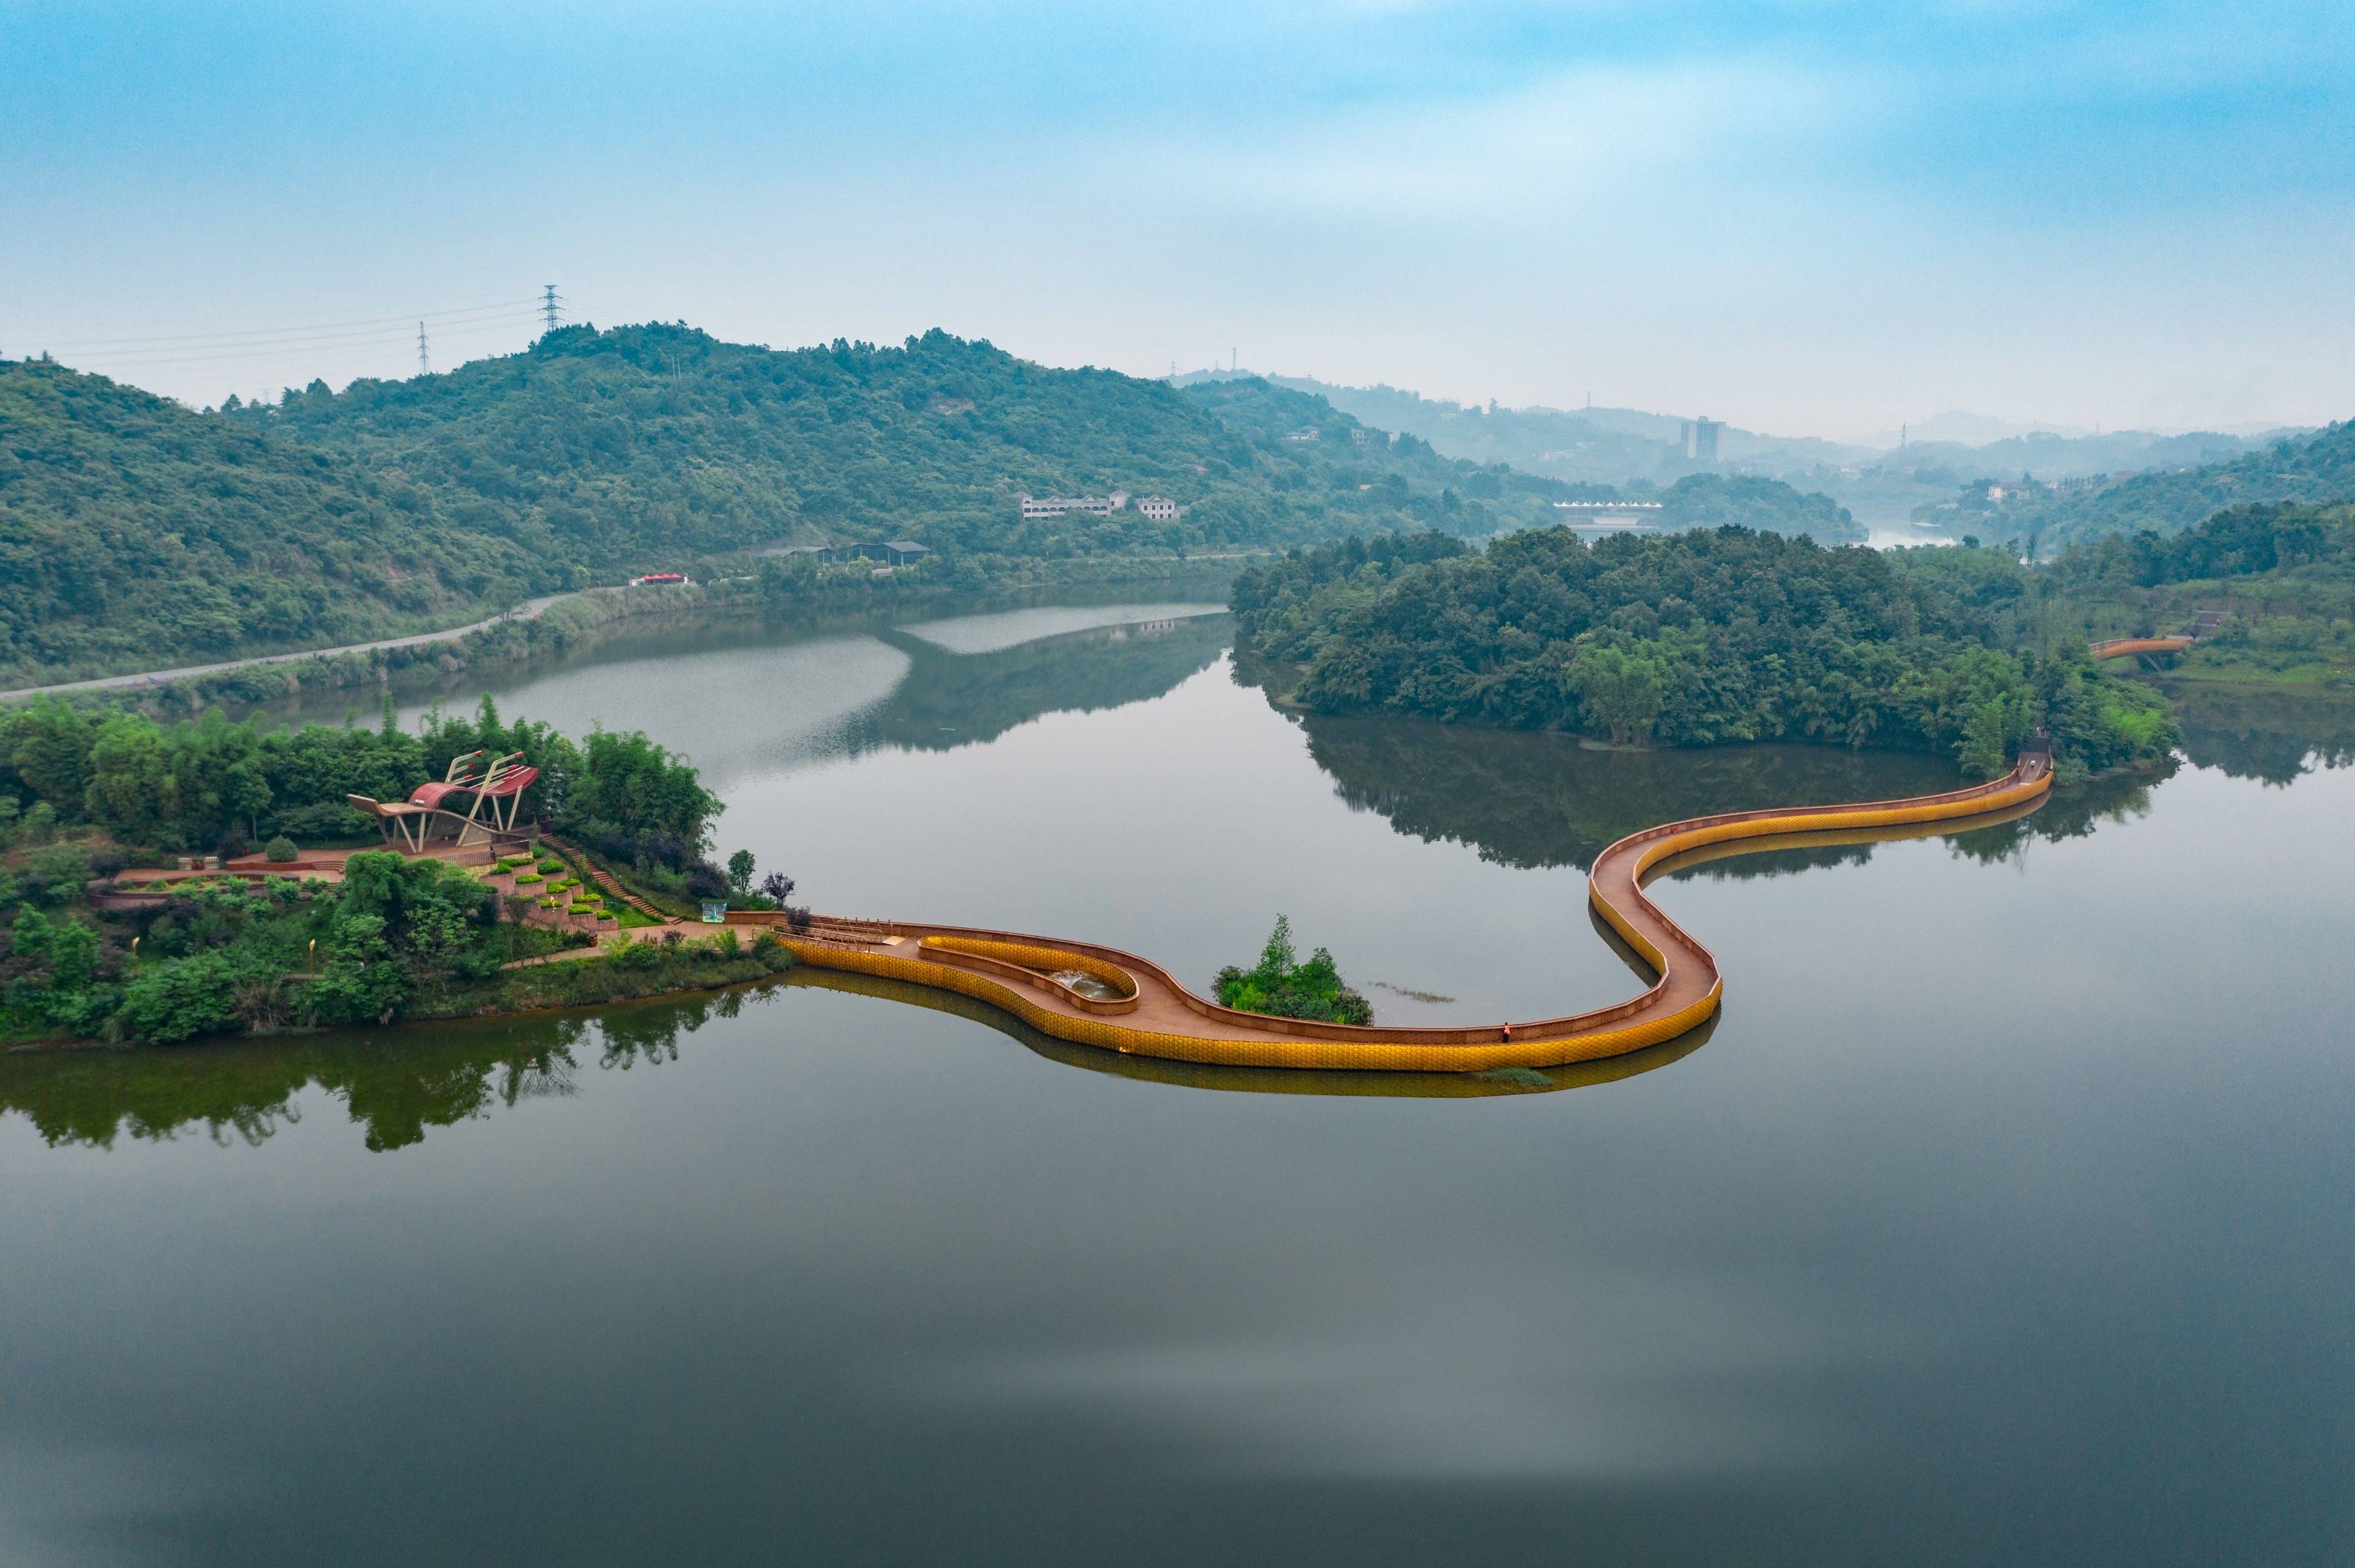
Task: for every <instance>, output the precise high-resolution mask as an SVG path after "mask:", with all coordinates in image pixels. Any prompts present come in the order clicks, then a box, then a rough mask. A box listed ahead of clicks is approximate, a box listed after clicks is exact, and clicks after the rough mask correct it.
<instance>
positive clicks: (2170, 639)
mask: <svg viewBox="0 0 2355 1568" xmlns="http://www.w3.org/2000/svg"><path fill="white" fill-rule="evenodd" d="M2224 616H2225V612H2224V611H2222V610H2202V611H2200V613H2197V614H2195V615H2193V616H2192V617H2191V624H2190V627H2189V628H2187V629H2185V630H2183V631H2180V632H2177V633H2173V634H2171V635H2167V636H2156V637H2112V638H2110V639H2109V640H2108V641H2106V642H2100V643H2094V644H2092V645H2089V646H2088V647H2087V649H2086V652H2088V653H2090V654H2092V655H2093V656H2094V657H2095V658H2097V659H2123V658H2132V657H2133V656H2136V655H2137V654H2179V653H2181V652H2182V651H2183V650H2184V649H2186V648H2188V647H2190V645H2192V644H2194V643H2196V642H2199V641H2200V639H2201V638H2203V637H2212V636H2214V635H2216V632H2217V629H2218V628H2219V627H2221V626H2222V625H2223V624H2224Z"/></svg>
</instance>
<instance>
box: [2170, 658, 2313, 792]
mask: <svg viewBox="0 0 2355 1568" xmlns="http://www.w3.org/2000/svg"><path fill="white" fill-rule="evenodd" d="M2169 695H2170V696H2171V697H2173V698H2174V699H2175V711H2176V718H2177V720H2179V722H2180V723H2181V724H2182V726H2183V751H2184V754H2185V755H2186V756H2188V757H2190V759H2191V760H2192V761H2193V762H2194V763H2198V764H2199V765H2200V766H2201V767H2203V768H2218V769H2221V770H2222V771H2223V772H2224V773H2228V774H2230V775H2231V776H2232V777H2233V778H2236V779H2259V780H2262V781H2264V783H2266V784H2288V783H2290V782H2291V781H2292V780H2294V779H2296V778H2297V777H2298V776H2299V775H2300V774H2302V773H2307V772H2310V771H2311V770H2313V769H2315V768H2318V767H2320V768H2343V767H2347V766H2349V765H2350V763H2355V699H2350V698H2349V697H2346V696H2343V695H2334V696H2329V697H2312V696H2306V695H2301V694H2297V693H2292V692H2277V691H2245V690H2243V691H2223V690H2218V689H2217V688H2213V687H2203V686H2199V685H2195V684H2192V683H2190V682H2186V683H2184V684H2183V685H2180V686H2178V687H2176V688H2174V689H2173V690H2172V691H2171V692H2169Z"/></svg>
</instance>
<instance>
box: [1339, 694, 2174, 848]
mask: <svg viewBox="0 0 2355 1568" xmlns="http://www.w3.org/2000/svg"><path fill="white" fill-rule="evenodd" d="M1304 722H1305V728H1306V730H1307V733H1308V750H1309V754H1310V755H1311V756H1313V757H1314V758H1316V762H1317V764H1318V765H1319V766H1321V767H1322V768H1324V770H1325V771H1326V772H1327V773H1329V774H1331V775H1332V777H1333V780H1334V788H1335V792H1336V793H1337V794H1338V795H1340V797H1341V798H1342V799H1343V800H1344V801H1346V802H1348V804H1349V805H1351V806H1353V807H1356V808H1357V809H1359V810H1361V811H1373V812H1378V813H1380V815H1381V816H1384V817H1385V818H1387V819H1388V820H1389V821H1390V823H1391V826H1392V827H1395V828H1396V829H1397V830H1398V831H1400V832H1401V833H1406V834H1412V836H1414V837H1418V838H1422V839H1423V840H1425V841H1426V842H1431V843H1460V844H1467V845H1470V846H1472V847H1473V848H1476V849H1477V850H1478V851H1479V853H1480V856H1481V858H1482V859H1487V860H1493V861H1497V862H1498V863H1500V864H1503V865H1508V866H1518V867H1525V868H1536V867H1549V866H1580V867H1582V866H1587V865H1590V864H1592V863H1593V859H1594V857H1595V856H1596V855H1598V854H1600V853H1601V852H1602V851H1603V849H1604V848H1605V847H1607V846H1608V845H1610V844H1612V843H1613V842H1614V841H1615V840H1617V839H1619V838H1622V837H1625V836H1626V835H1627V834H1630V833H1634V832H1636V831H1637V830H1639V829H1641V828H1645V827H1652V826H1654V825H1656V824H1658V823H1662V822H1673V821H1676V820H1678V819H1679V818H1682V817H1688V816H1707V815H1709V814H1710V813H1712V812H1721V811H1753V810H1758V809H1761V808H1764V807H1766V806H1774V805H1817V804H1824V803H1828V802H1832V801H1844V800H1884V799H1891V798H1896V797H1899V796H1903V795H1921V794H1925V793H1928V792H1931V791H1934V790H1942V789H1953V788H1955V787H1956V786H1957V785H1958V784H1959V783H1960V781H1959V780H1958V779H1957V778H1956V777H1955V772H1954V770H1953V769H1952V768H1951V767H1948V766H1946V765H1945V763H1941V762H1939V761H1938V760H1937V759H1935V758H1933V757H1922V756H1909V755H1903V754H1897V753H1891V752H1847V751H1839V750H1835V749H1833V748H1829V747H1820V746H1742V747H1720V748H1715V749H1711V750H1706V751H1690V752H1596V751H1588V750H1584V749H1582V748H1581V747H1580V746H1579V744H1578V743H1577V741H1574V740H1572V739H1571V738H1570V737H1568V736H1564V735H1555V734H1536V733H1530V732H1528V731H1502V730H1483V729H1475V728H1470V727H1463V726H1453V725H1441V724H1434V723H1431V722H1428V721H1426V720H1392V719H1356V718H1351V719H1336V718H1324V717H1315V718H1310V719H1307V720H1305V721H1304ZM2144 788H2145V786H2144V785H2142V784H2137V783H2135V782H2132V781H2126V782H2114V783H2105V784H2097V785H2094V786H2090V787H2088V788H2084V789H2079V790H2072V791H2070V792H2068V793H2067V794H2066V795H2063V796H2062V797H2061V798H2059V799H2056V800H2055V801H2053V802H2052V803H2051V804H2050V805H2046V806H2045V807H2044V809H2043V810H2041V811H2040V812H2039V813H2037V814H2036V815H2035V816H2029V817H2024V818H2022V819H2020V820H2019V821H2018V822H2012V823H2006V824H2004V825H2002V826H2000V827H1987V828H1982V829H1978V830H1977V831H1974V832H1971V833H1967V834H1963V835H1960V836H1958V837H1956V838H1955V845H1956V847H1957V848H1958V850H1959V851H1960V852H1962V853H1966V854H1970V855H1973V856H1977V857H1981V858H1998V857H2000V856H2002V855H2005V854H2009V853H2011V852H2012V851H2013V850H2014V849H2015V848H2017V847H2018V846H2019V845H2021V844H2023V843H2025V842H2027V841H2028V839H2030V837H2042V838H2055V837H2066V836H2070V835H2072V834H2075V833H2083V832H2090V831H2091V830H2092V826H2093V824H2094V823H2095V822H2097V821H2101V820H2107V819H2112V818H2115V817H2117V816H2120V815H2122V814H2124V813H2127V812H2135V813H2138V812H2139V810H2140V809H2141V805H2142V796H2143V794H2144ZM1871 854H1872V846H1871V845H1870V844H1853V845H1837V846H1826V847H1821V848H1790V849H1780V850H1775V851H1773V852H1771V853H1767V854H1763V855H1756V856H1752V857H1749V858H1747V859H1726V860H1718V861H1711V862H1709V863H1707V864H1704V865H1700V866H1698V867H1695V868H1693V869H1690V870H1688V871H1686V872H1684V873H1682V874H1685V875H1700V876H1706V877H1761V876H1774V875H1778V874H1781V873H1783V872H1786V871H1792V870H1797V869H1802V868H1805V867H1809V866H1828V865H1838V864H1843V863H1857V862H1861V861H1864V860H1866V859H1870V857H1871Z"/></svg>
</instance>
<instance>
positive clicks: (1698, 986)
mask: <svg viewBox="0 0 2355 1568" xmlns="http://www.w3.org/2000/svg"><path fill="white" fill-rule="evenodd" d="M2051 785H2052V776H2051V759H2050V758H2049V757H2047V756H2046V755H2044V754H2042V753H2041V752H2031V753H2030V754H2028V755H2026V756H2023V757H2022V758H2021V759H2020V762H2019V766H2018V767H2016V768H2014V769H2013V770H2012V771H2011V772H2010V773H2008V774H2006V775H2005V776H2004V777H2002V778H2000V779H1997V780H1995V781H1994V782H1992V783H1989V784H1979V785H1977V786H1975V787H1972V788H1969V789H1960V790H1953V791H1949V792H1947V793H1945V794H1942V795H1915V796H1913V797H1912V798H1910V799H1905V800H1886V801H1870V802H1863V803H1859V804H1854V805H1805V806H1789V807H1779V808H1774V809H1769V810H1765V811H1743V812H1729V813H1725V814H1723V815H1721V816H1697V817H1692V818H1689V819H1688V820H1686V821H1682V822H1671V823H1668V824H1666V825H1664V826H1662V827H1649V828H1646V829H1645V830H1644V831H1643V832H1641V833H1635V834H1631V835H1629V836H1628V837H1625V838H1622V839H1620V840H1619V841H1618V842H1617V843H1615V844H1614V845H1612V846H1611V847H1610V848H1607V849H1605V850H1604V851H1603V853H1602V854H1601V855H1600V856H1598V857H1597V858H1596V859H1595V861H1594V865H1593V869H1591V871H1590V872H1589V873H1588V877H1587V898H1588V900H1589V901H1590V902H1591V903H1592V905H1593V909H1594V911H1595V913H1596V914H1597V915H1598V916H1599V917H1600V918H1601V919H1602V920H1603V921H1604V923H1607V924H1608V925H1609V926H1610V927H1611V928H1612V930H1614V932H1616V933H1618V935H1619V937H1620V938H1621V939H1622V940H1623V941H1625V943H1626V944H1627V946H1628V947H1629V948H1631V949H1632V950H1633V952H1634V954H1635V955H1636V958H1637V959H1638V960H1640V961H1641V963H1642V964H1643V965H1644V966H1645V967H1646V968H1647V969H1649V970H1650V971H1651V973H1652V974H1654V975H1655V976H1657V979H1656V980H1655V981H1654V982H1653V984H1652V986H1651V987H1650V988H1649V989H1648V990H1646V991H1645V992H1643V993H1642V994H1641V995H1640V996H1637V997H1634V998H1632V999H1630V1000H1628V1001H1625V1002H1621V1003H1619V1004H1618V1005H1616V1006H1615V1007H1609V1008H1599V1009H1597V1010H1595V1011H1593V1012H1585V1013H1577V1014H1572V1015H1571V1016H1569V1017H1566V1018H1553V1019H1537V1020H1535V1021H1533V1022H1529V1023H1516V1024H1491V1025H1487V1026H1475V1027H1470V1028H1463V1029H1415V1028H1401V1029H1392V1028H1383V1027H1380V1026H1379V1025H1376V1026H1369V1027H1363V1028H1359V1027H1352V1026H1350V1025H1347V1024H1327V1023H1311V1022H1307V1021H1305V1020H1302V1019H1279V1018H1270V1017H1267V1016H1265V1015H1263V1014H1259V1013H1246V1012H1239V1011H1237V1010H1235V1009H1234V1008H1223V1007H1220V1006H1219V1005H1218V1004H1217V1003H1215V1002H1211V1001H1208V1000H1206V999H1204V998H1203V997H1198V996H1196V995H1195V994H1194V993H1193V992H1191V991H1189V990H1188V989H1187V988H1186V987H1185V986H1183V985H1182V984H1180V983H1179V982H1178V980H1177V977H1176V976H1173V975H1171V974H1170V973H1169V972H1168V971H1167V970H1166V969H1164V968H1162V967H1161V966H1160V965H1157V964H1155V963H1153V962H1151V961H1150V960H1148V959H1145V958H1140V957H1137V956H1136V955H1134V954H1129V953H1123V952H1121V951H1120V950H1119V949H1117V948H1112V947H1103V946H1100V945H1098V944H1093V943H1084V942H1069V941H1063V940H1060V939H1058V938H1053V937H1045V936H1034V935H1031V934H1028V933H1023V932H1007V931H985V930H976V929H974V928H971V927H964V926H948V925H920V924H910V923H901V922H890V921H847V920H829V919H816V920H813V921H811V922H810V923H808V924H807V925H806V927H805V928H803V929H794V927H793V926H792V925H791V924H789V923H787V921H786V917H784V916H783V915H782V914H774V913H752V912H743V913H736V914H731V915H730V916H729V923H730V924H731V925H734V926H736V927H738V928H739V930H740V931H741V930H744V929H746V928H755V927H766V928H769V929H771V930H773V931H774V932H775V933H776V934H777V935H778V936H779V937H780V938H781V939H782V940H783V942H784V943H785V944H786V945H787V946H788V947H790V948H791V949H792V950H793V952H794V956H795V957H796V958H798V959H799V960H800V961H801V962H803V963H805V964H809V965H815V966H816V967H819V968H825V969H840V970H848V971H852V972H855V973H859V974H866V975H875V976H883V977H886V978H889V979H894V980H904V981H910V982H912V983H914V984H916V985H920V986H930V987H937V988H939V989H942V990H948V991H956V992H961V993H963V994H964V995H965V996H968V997H975V998H977V999H979V1000H982V1001H985V1002H988V1003H991V1004H993V1005H994V1006H996V1007H999V1008H1004V1009H1006V1010H1007V1012H1010V1013H1012V1014H1014V1015H1015V1016H1016V1017H1018V1018H1019V1019H1022V1020H1023V1022H1025V1023H1027V1024H1028V1025H1030V1027H1032V1028H1033V1029H1038V1030H1039V1032H1041V1033H1043V1034H1046V1035H1050V1036H1051V1037H1053V1038H1055V1039H1057V1040H1071V1041H1073V1042H1076V1043H1078V1044H1082V1045H1092V1046H1100V1047H1103V1048H1105V1049H1108V1050H1112V1051H1124V1052H1128V1053H1131V1054H1134V1055H1139V1056H1147V1057H1157V1058H1161V1059H1163V1060H1167V1061H1188V1062H1200V1063H1206V1064H1213V1065H1219V1066H1233V1067H1279V1068H1304V1069H1348V1070H1357V1071H1364V1072H1493V1071H1495V1070H1497V1069H1501V1068H1514V1067H1522V1068H1548V1067H1560V1066H1563V1065H1567V1064H1570V1063H1573V1062H1585V1061H1600V1060H1603V1059H1605V1058H1609V1057H1615V1056H1624V1055H1626V1054H1628V1053H1630V1052H1632V1051H1642V1050H1645V1049H1646V1048H1647V1047H1651V1046H1656V1045H1659V1044H1661V1043H1663V1042H1664V1041H1667V1040H1674V1039H1676V1038H1677V1037H1678V1036H1679V1035H1683V1034H1686V1033H1688V1032H1689V1031H1690V1030H1693V1029H1698V1028H1700V1027H1701V1026H1702V1025H1703V1024H1705V1023H1707V1022H1708V1021H1709V1020H1710V1019H1711V1018H1713V1017H1714V1016H1715V1015H1716V1012H1717V1009H1718V1003H1719V999H1720V998H1721V997H1722V996H1723V994H1724V989H1725V981H1724V976H1723V975H1722V974H1721V972H1720V970H1719V968H1718V965H1717V960H1716V958H1715V957H1714V956H1713V955H1711V954H1710V951H1709V949H1708V948H1706V947H1704V946H1702V945H1701V944H1700V943H1699V942H1698V941H1696V940H1694V938H1693V937H1692V936H1691V935H1689V933H1687V932H1686V931H1685V930H1684V929H1683V928H1682V927H1681V926H1679V925H1678V924H1677V923H1676V922H1675V921H1673V920H1670V919H1669V918H1668V915H1667V914H1666V913H1665V912H1663V911H1662V910H1661V909H1660V908H1659V906H1658V905H1657V904H1655V903H1654V902H1653V901H1651V899H1650V897H1649V896H1648V895H1646V892H1645V891H1644V884H1645V883H1646V881H1648V880H1651V878H1652V877H1654V876H1655V875H1657V874H1659V873H1660V872H1661V871H1663V870H1665V869H1667V868H1668V863H1669V862H1671V861H1684V860H1689V859H1694V858H1715V857H1718V856H1721V855H1725V854H1733V853H1745V852H1750V851H1754V850H1759V849H1767V848H1785V847H1787V846H1788V845H1790V844H1791V843H1792V842H1794V836H1796V839H1797V841H1799V842H1809V843H1812V842H1819V841H1822V840H1823V839H1824V838H1826V837H1837V838H1844V839H1847V840H1849V841H1854V840H1855V839H1858V838H1866V839H1871V838H1880V837H1915V836H1919V835H1921V834H1922V833H1923V832H1937V831H1953V830H1958V829H1960V828H1964V827H1975V826H1978V825H1980V824H1982V823H1985V822H1988V821H1996V820H2004V819H2008V818H2009V817H2011V816H2019V815H2022V814H2024V813H2025V812H2027V811H2031V810H2034V809H2035V808H2036V807H2037V806H2038V805H2041V804H2042V802H2043V799H2044V796H2045V795H2046V793H2047V792H2048V791H2049V790H2050V789H2051ZM1073 974H1079V975H1083V976H1091V977H1092V978H1093V979H1094V980H1095V981H1096V982H1098V984H1097V985H1096V986H1095V987H1091V988H1092V989H1097V990H1105V991H1109V992H1110V993H1112V995H1111V997H1110V998H1109V999H1106V998H1103V997H1096V996H1093V995H1087V994H1082V991H1081V990H1078V989H1074V988H1073V987H1072V986H1071V985H1070V984H1067V983H1066V980H1065V979H1064V978H1060V977H1059V976H1071V975H1073Z"/></svg>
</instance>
